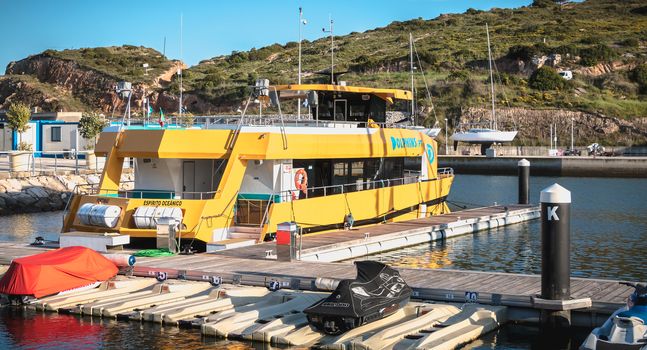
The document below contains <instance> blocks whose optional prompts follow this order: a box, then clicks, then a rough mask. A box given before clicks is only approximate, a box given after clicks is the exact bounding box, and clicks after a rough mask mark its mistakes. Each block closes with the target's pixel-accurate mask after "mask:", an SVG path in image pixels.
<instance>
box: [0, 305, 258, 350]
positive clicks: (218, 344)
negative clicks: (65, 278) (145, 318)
mask: <svg viewBox="0 0 647 350" xmlns="http://www.w3.org/2000/svg"><path fill="white" fill-rule="evenodd" d="M178 348H185V349H229V350H243V349H254V347H252V346H250V345H249V344H245V343H241V342H233V341H226V340H218V339H215V338H202V336H201V334H200V330H197V329H188V330H187V329H182V330H180V329H178V328H177V327H162V326H160V325H156V324H150V323H137V322H118V321H115V320H104V319H98V318H92V317H80V316H74V315H60V314H53V313H40V312H36V311H34V310H26V309H23V308H10V307H5V308H0V349H115V350H117V349H119V350H121V349H178Z"/></svg>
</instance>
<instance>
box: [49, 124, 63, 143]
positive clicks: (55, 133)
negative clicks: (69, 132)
mask: <svg viewBox="0 0 647 350" xmlns="http://www.w3.org/2000/svg"><path fill="white" fill-rule="evenodd" d="M50 130H51V137H50V141H52V142H61V127H60V126H52V128H51V129H50Z"/></svg>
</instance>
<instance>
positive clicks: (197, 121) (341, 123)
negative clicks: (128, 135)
mask: <svg viewBox="0 0 647 350" xmlns="http://www.w3.org/2000/svg"><path fill="white" fill-rule="evenodd" d="M368 124H369V123H368V122H366V121H349V120H324V119H313V118H312V117H311V116H307V115H306V116H301V117H297V116H296V115H284V116H283V119H281V116H279V115H273V114H272V115H260V116H259V115H251V114H248V115H245V117H244V118H243V117H242V116H241V115H232V114H224V115H212V116H194V117H193V118H192V122H191V124H186V123H182V120H181V119H179V118H176V117H170V118H168V123H167V125H172V126H178V127H197V128H202V129H217V128H218V127H222V126H230V127H231V128H233V129H238V128H239V127H242V126H280V127H330V128H366V127H369V125H368ZM370 124H371V126H373V127H380V128H397V129H406V128H412V127H413V126H411V125H405V124H402V123H395V122H388V123H387V122H371V123H370ZM130 125H143V126H151V125H152V126H155V127H157V126H158V125H159V124H158V123H157V122H155V121H151V120H142V119H132V120H131V121H130Z"/></svg>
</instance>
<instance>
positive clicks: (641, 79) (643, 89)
mask: <svg viewBox="0 0 647 350" xmlns="http://www.w3.org/2000/svg"><path fill="white" fill-rule="evenodd" d="M629 78H630V79H631V80H632V81H633V82H635V83H637V84H638V87H639V88H640V93H641V94H647V64H641V65H640V66H638V67H636V68H634V69H633V70H632V71H631V72H630V73H629Z"/></svg>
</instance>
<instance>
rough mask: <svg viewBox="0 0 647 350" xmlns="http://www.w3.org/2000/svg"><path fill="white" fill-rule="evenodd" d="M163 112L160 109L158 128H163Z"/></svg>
mask: <svg viewBox="0 0 647 350" xmlns="http://www.w3.org/2000/svg"><path fill="white" fill-rule="evenodd" d="M164 121H165V120H164V111H163V110H162V108H160V126H161V127H164Z"/></svg>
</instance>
